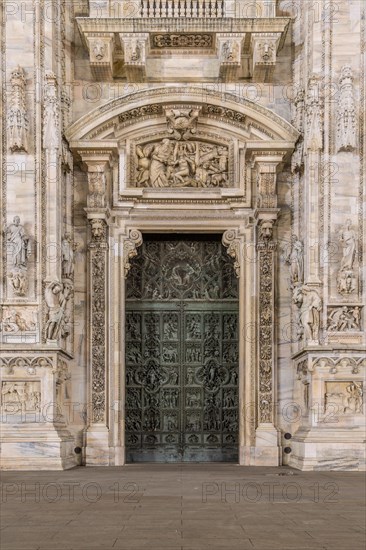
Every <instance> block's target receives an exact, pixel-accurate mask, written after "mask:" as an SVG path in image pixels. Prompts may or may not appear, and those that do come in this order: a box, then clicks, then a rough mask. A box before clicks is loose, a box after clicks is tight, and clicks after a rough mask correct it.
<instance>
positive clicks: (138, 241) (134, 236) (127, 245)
mask: <svg viewBox="0 0 366 550" xmlns="http://www.w3.org/2000/svg"><path fill="white" fill-rule="evenodd" d="M142 240H143V239H142V234H141V231H139V230H138V229H131V230H130V232H129V234H128V239H125V240H124V242H123V265H124V273H125V277H127V275H128V272H129V271H130V269H131V264H130V260H131V258H134V257H135V256H137V250H136V249H137V248H138V247H139V246H141V245H142Z"/></svg>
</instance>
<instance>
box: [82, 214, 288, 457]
mask: <svg viewBox="0 0 366 550" xmlns="http://www.w3.org/2000/svg"><path fill="white" fill-rule="evenodd" d="M141 218H142V217H141ZM173 230H174V233H179V234H182V235H183V234H185V233H190V234H192V233H196V234H200V233H201V234H209V233H211V234H218V233H220V234H222V235H223V244H224V245H225V246H226V247H227V252H228V254H229V255H230V256H231V257H232V258H233V263H234V268H235V270H236V273H237V275H238V278H239V327H240V328H239V338H240V342H239V383H238V387H239V464H241V465H262V464H271V465H277V464H278V458H277V459H274V458H273V456H278V455H279V453H278V449H277V453H276V451H275V452H274V453H273V450H274V449H273V447H275V448H277V442H276V441H274V440H273V433H275V432H276V430H275V428H274V425H273V424H268V423H264V424H262V426H261V430H260V437H259V438H258V434H256V429H257V426H258V418H259V415H258V400H259V398H258V388H259V384H258V372H259V367H258V359H257V353H258V349H257V344H258V341H259V340H258V330H257V327H258V323H257V315H258V312H257V307H258V304H257V299H256V294H257V292H256V286H257V284H258V281H257V279H258V271H257V262H256V259H257V253H258V252H257V248H256V244H255V239H256V223H255V221H254V220H253V218H250V217H249V214H248V217H247V218H246V219H245V221H241V222H240V223H236V224H230V225H229V223H228V220H220V221H214V220H212V219H211V220H207V221H197V217H196V218H195V219H194V218H192V219H190V220H188V221H187V218H186V217H183V216H182V217H179V216H177V217H174V218H173V217H171V218H165V221H164V222H163V223H162V222H160V221H159V220H156V219H152V218H151V217H149V219H146V218H145V219H141V220H138V221H136V222H133V223H132V222H131V221H127V220H126V219H125V218H124V217H123V216H119V215H118V214H117V215H116V216H115V218H114V222H113V223H111V224H110V225H109V239H108V240H109V246H108V272H109V292H108V299H107V302H108V303H107V307H106V310H107V311H108V320H107V324H108V327H109V337H108V339H107V342H108V343H107V344H106V350H105V351H106V365H107V370H108V372H107V373H106V374H107V380H108V383H107V385H108V389H107V393H108V396H107V398H106V403H108V410H106V427H107V430H108V448H107V440H106V439H105V438H95V437H93V438H92V439H91V440H90V441H89V444H87V447H86V464H99V465H102V464H103V465H123V464H125V454H126V453H125V451H126V450H125V427H124V422H125V414H124V410H125V280H126V277H127V276H128V271H129V268H130V263H129V262H130V259H131V258H132V257H133V256H134V255H136V253H137V252H136V249H137V247H139V246H140V245H141V244H142V239H143V234H144V233H164V234H167V235H169V233H171V232H172V231H173ZM271 390H272V392H273V393H274V390H275V387H274V384H272V386H271ZM272 401H273V403H274V401H275V398H274V395H273V397H272ZM268 441H270V448H269V444H268ZM96 445H97V446H98V452H95V449H93V447H94V446H96ZM90 447H91V448H90ZM88 457H89V458H88ZM269 457H270V458H269Z"/></svg>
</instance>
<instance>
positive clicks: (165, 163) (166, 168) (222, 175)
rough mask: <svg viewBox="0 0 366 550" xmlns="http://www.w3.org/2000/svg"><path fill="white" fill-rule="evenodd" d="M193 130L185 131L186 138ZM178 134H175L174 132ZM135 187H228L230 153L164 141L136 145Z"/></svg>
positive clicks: (194, 143)
mask: <svg viewBox="0 0 366 550" xmlns="http://www.w3.org/2000/svg"><path fill="white" fill-rule="evenodd" d="M192 129H193V128H188V127H187V129H186V130H185V134H186V133H187V132H188V131H190V132H192ZM174 131H175V132H178V130H175V129H174ZM135 160H136V162H135V165H136V184H137V187H155V188H164V187H200V188H206V187H227V186H228V185H229V174H228V164H229V149H228V147H227V146H226V145H216V144H211V143H207V142H204V141H199V140H195V141H184V140H183V141H181V140H180V139H179V140H176V139H175V140H171V139H168V138H164V139H162V140H161V141H159V142H155V143H148V144H147V145H137V146H136V155H135Z"/></svg>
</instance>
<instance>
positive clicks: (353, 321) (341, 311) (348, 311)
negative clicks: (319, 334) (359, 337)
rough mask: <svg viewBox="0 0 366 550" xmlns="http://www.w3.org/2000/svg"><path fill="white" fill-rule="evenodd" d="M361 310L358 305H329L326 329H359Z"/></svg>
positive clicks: (342, 330) (334, 330)
mask: <svg viewBox="0 0 366 550" xmlns="http://www.w3.org/2000/svg"><path fill="white" fill-rule="evenodd" d="M361 311H362V310H361V307H360V306H335V307H330V308H329V309H328V331H331V332H348V331H360V330H361Z"/></svg>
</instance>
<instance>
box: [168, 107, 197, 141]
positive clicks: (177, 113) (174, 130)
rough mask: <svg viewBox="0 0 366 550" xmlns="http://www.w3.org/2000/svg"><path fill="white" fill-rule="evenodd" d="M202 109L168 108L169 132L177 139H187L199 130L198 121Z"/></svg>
mask: <svg viewBox="0 0 366 550" xmlns="http://www.w3.org/2000/svg"><path fill="white" fill-rule="evenodd" d="M199 113H200V109H189V110H188V109H181V110H178V109H166V111H165V115H166V119H167V125H168V132H169V134H173V136H174V138H175V139H176V140H178V141H179V140H181V139H184V140H187V139H189V138H190V137H191V136H192V135H193V134H195V133H196V130H197V121H198V115H199Z"/></svg>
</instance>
